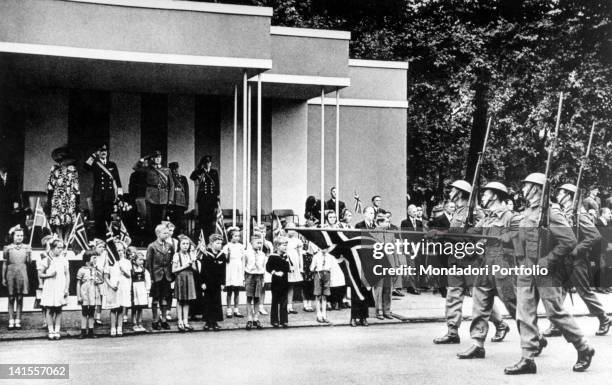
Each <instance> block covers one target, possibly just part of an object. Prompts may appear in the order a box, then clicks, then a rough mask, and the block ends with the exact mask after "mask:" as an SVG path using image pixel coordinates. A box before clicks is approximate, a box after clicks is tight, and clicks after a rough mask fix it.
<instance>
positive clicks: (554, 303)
mask: <svg viewBox="0 0 612 385" xmlns="http://www.w3.org/2000/svg"><path fill="white" fill-rule="evenodd" d="M545 181H546V176H545V175H544V174H542V173H533V174H530V175H528V176H527V177H526V178H525V179H524V180H523V188H522V192H523V196H524V197H525V200H526V201H527V208H526V209H525V211H524V212H523V219H522V220H521V223H520V228H519V231H518V237H519V245H520V248H521V249H522V250H524V251H525V256H524V257H519V258H517V263H518V264H519V265H524V266H525V267H526V268H533V267H535V266H538V265H539V267H540V270H541V269H544V268H546V269H548V274H547V275H544V274H540V275H538V274H536V273H535V272H534V274H529V275H527V274H524V275H519V276H518V279H517V325H518V329H519V333H520V336H521V349H522V357H521V359H520V361H519V362H517V363H516V364H514V365H513V366H509V367H507V368H506V369H505V370H504V372H505V373H506V374H525V373H535V372H536V371H537V369H536V364H535V361H534V358H535V357H536V356H537V355H538V354H539V352H541V351H542V348H543V347H544V346H545V342H544V341H545V340H544V339H543V337H541V336H540V333H539V330H538V323H537V321H538V314H537V308H538V302H539V301H540V300H541V301H542V303H543V305H544V309H545V310H546V313H547V315H548V317H549V319H550V320H551V322H553V323H554V324H555V325H556V326H557V327H558V328H559V329H560V330H561V333H563V336H564V337H565V339H566V340H567V341H568V342H571V343H572V344H573V345H574V347H575V348H576V350H577V351H578V360H577V361H576V363H575V364H574V367H573V370H574V371H576V372H582V371H585V370H586V369H587V368H588V367H589V366H590V365H591V359H592V358H593V355H594V354H595V350H594V349H593V348H592V347H591V346H589V345H588V344H587V341H586V340H585V338H584V335H583V334H582V331H581V330H580V328H579V327H578V325H577V324H576V321H575V320H574V318H573V317H572V315H571V314H569V313H568V312H567V310H565V309H564V308H563V300H562V289H561V277H560V269H562V268H563V263H564V262H563V259H564V258H565V257H567V256H568V255H569V254H570V253H571V252H572V250H574V247H576V243H577V242H576V237H575V236H574V233H573V232H572V229H571V227H570V226H569V224H568V223H567V221H566V220H565V218H564V217H563V215H562V214H561V212H560V210H558V209H555V208H553V207H551V208H550V209H549V213H548V215H549V218H550V226H549V229H540V228H539V225H540V218H541V215H540V214H541V211H542V210H541V207H540V206H541V200H542V189H543V187H544V184H545ZM543 231H548V232H549V233H550V236H549V237H547V238H549V239H547V240H546V241H547V242H545V243H544V245H543V247H542V248H540V237H541V236H543V235H544V233H543ZM548 241H549V242H548Z"/></svg>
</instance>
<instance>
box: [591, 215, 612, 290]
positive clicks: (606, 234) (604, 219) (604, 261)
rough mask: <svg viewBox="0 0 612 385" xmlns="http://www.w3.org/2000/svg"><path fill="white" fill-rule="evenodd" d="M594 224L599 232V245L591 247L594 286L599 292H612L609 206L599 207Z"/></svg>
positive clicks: (611, 247)
mask: <svg viewBox="0 0 612 385" xmlns="http://www.w3.org/2000/svg"><path fill="white" fill-rule="evenodd" d="M595 226H596V227H597V230H599V233H600V234H601V241H600V243H599V245H597V247H595V248H594V249H593V257H594V259H595V269H594V271H593V277H594V281H595V286H597V291H598V292H600V293H603V294H607V293H612V211H610V208H608V207H603V208H602V209H601V215H600V216H599V217H598V218H597V220H596V221H595ZM597 259H599V260H597Z"/></svg>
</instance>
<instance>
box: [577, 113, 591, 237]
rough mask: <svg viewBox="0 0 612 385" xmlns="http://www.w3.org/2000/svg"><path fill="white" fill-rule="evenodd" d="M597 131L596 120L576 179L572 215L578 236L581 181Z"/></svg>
mask: <svg viewBox="0 0 612 385" xmlns="http://www.w3.org/2000/svg"><path fill="white" fill-rule="evenodd" d="M594 132H595V122H593V125H592V126H591V134H590V135H589V143H588V145H587V148H586V152H585V153H584V156H583V157H582V160H581V161H580V170H579V171H578V179H577V180H576V194H574V200H573V201H572V210H573V211H572V215H573V217H574V228H575V231H576V238H578V236H579V234H580V203H581V202H580V201H581V200H582V199H581V198H582V192H581V189H580V182H581V181H582V172H583V171H584V168H585V167H586V164H587V162H588V160H589V154H590V153H591V144H592V143H593V133H594Z"/></svg>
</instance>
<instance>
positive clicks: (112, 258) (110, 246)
mask: <svg viewBox="0 0 612 385" xmlns="http://www.w3.org/2000/svg"><path fill="white" fill-rule="evenodd" d="M106 228H107V232H106V251H107V253H106V260H107V262H108V264H109V265H110V266H112V265H114V264H115V262H117V261H118V260H119V251H117V246H116V245H115V236H114V235H113V229H112V228H111V226H109V225H108V224H107V226H106Z"/></svg>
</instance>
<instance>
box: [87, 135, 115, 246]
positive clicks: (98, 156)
mask: <svg viewBox="0 0 612 385" xmlns="http://www.w3.org/2000/svg"><path fill="white" fill-rule="evenodd" d="M85 168H86V169H87V170H90V171H91V172H92V173H93V181H94V185H93V193H92V197H91V199H92V201H93V206H94V215H93V216H94V222H95V231H96V237H97V238H104V236H105V234H106V223H107V222H110V220H111V214H112V213H113V208H114V204H115V200H116V199H117V198H119V197H121V196H122V195H123V190H122V188H121V179H119V170H118V169H117V165H116V164H115V163H114V162H111V161H110V160H108V146H107V145H106V144H103V145H101V146H100V147H98V148H97V149H96V152H94V153H93V154H91V155H90V156H89V158H87V160H86V161H85Z"/></svg>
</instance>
